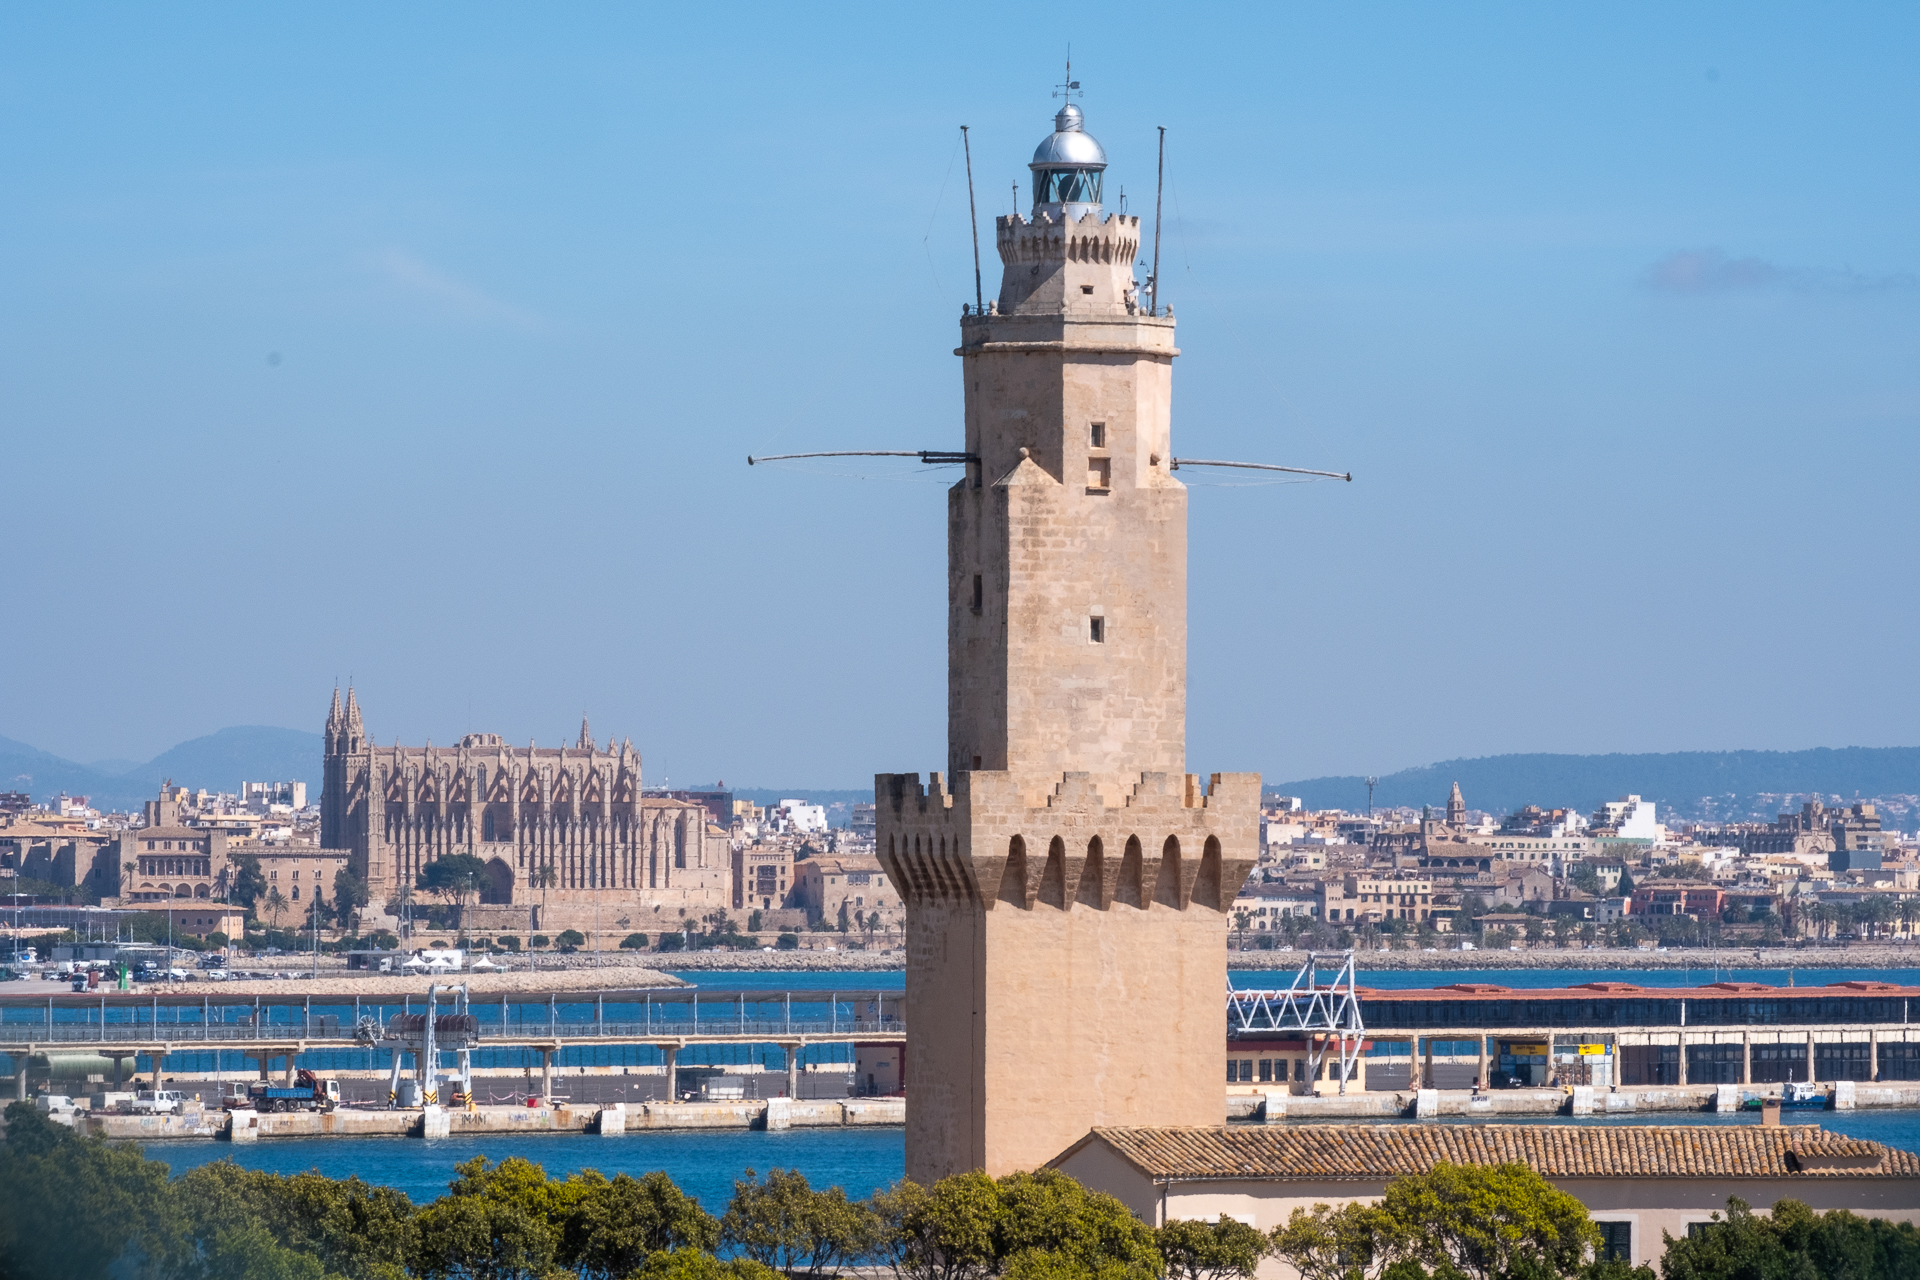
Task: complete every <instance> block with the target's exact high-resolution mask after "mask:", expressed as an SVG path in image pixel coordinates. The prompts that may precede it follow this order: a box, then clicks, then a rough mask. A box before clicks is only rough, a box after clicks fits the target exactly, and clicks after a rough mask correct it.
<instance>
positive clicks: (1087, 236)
mask: <svg viewBox="0 0 1920 1280" xmlns="http://www.w3.org/2000/svg"><path fill="white" fill-rule="evenodd" d="M1000 231H1001V234H1000V237H999V239H1000V246H1001V254H1002V259H1003V262H1004V267H1005V282H1004V283H1003V285H1002V299H1003V303H1004V302H1009V301H1014V300H1015V294H1016V293H1017V292H1018V290H1020V289H1028V288H1029V287H1030V286H1031V291H1030V292H1026V293H1019V296H1018V298H1017V306H1016V307H1015V308H1013V309H1012V312H1011V314H1009V313H1007V311H1008V309H1007V308H1006V307H1003V309H1002V313H1001V314H995V315H987V316H977V317H969V318H968V319H966V320H963V322H962V326H961V332H962V339H963V342H962V345H961V347H960V348H959V350H958V352H957V354H958V355H960V356H961V357H962V359H963V360H964V362H965V363H964V369H963V377H964V386H965V400H966V443H967V451H968V452H969V453H972V454H975V455H977V456H978V457H979V459H980V461H979V463H978V464H973V465H970V466H969V467H968V474H967V476H966V477H965V478H964V479H963V480H962V481H961V482H960V483H959V484H957V485H955V486H954V487H953V489H952V490H950V491H949V494H948V567H947V573H948V602H949V603H948V714H947V725H948V758H947V766H948V770H949V773H950V774H957V773H959V772H960V771H963V770H967V769H973V768H980V769H996V770H997V769H1004V770H1009V771H1011V772H1012V773H1014V774H1015V776H1016V777H1017V778H1019V779H1020V780H1021V784H1022V785H1023V786H1025V787H1028V788H1029V789H1038V790H1044V789H1045V788H1046V787H1047V786H1049V785H1050V783H1051V781H1053V780H1055V779H1057V777H1058V775H1059V774H1061V773H1063V772H1066V771H1069V770H1073V771H1084V772H1089V773H1091V774H1093V775H1094V777H1095V779H1096V785H1097V786H1099V787H1101V788H1102V789H1103V790H1111V789H1121V790H1123V789H1124V788H1125V787H1127V786H1128V785H1129V781H1130V779H1132V778H1135V777H1137V776H1138V775H1139V774H1140V773H1142V772H1159V773H1179V772H1180V771H1182V770H1183V769H1185V767H1186V759H1185V754H1186V748H1185V737H1186V724H1185V720H1186V591H1187V583H1186V564H1187V545H1186V524H1187V513H1186V488H1185V486H1183V485H1182V484H1181V483H1180V482H1179V481H1178V480H1176V479H1175V478H1174V477H1173V475H1172V472H1171V469H1170V465H1169V464H1170V457H1171V444H1170V439H1171V418H1172V362H1173V358H1174V357H1175V356H1176V355H1177V354H1178V351H1177V350H1176V349H1175V347H1174V345H1173V322H1172V320H1171V319H1169V318H1166V317H1154V316H1147V315H1143V314H1140V313H1139V312H1138V310H1137V309H1136V308H1134V307H1133V305H1132V304H1131V302H1130V301H1129V300H1128V299H1127V298H1126V296H1125V294H1124V291H1123V285H1122V284H1121V283H1120V282H1121V281H1123V280H1130V278H1131V277H1130V274H1129V266H1130V263H1131V261H1132V258H1131V253H1132V249H1133V248H1134V247H1137V241H1138V220H1137V219H1132V218H1126V217H1121V216H1117V215H1116V216H1112V217H1107V218H1105V219H1104V220H1102V219H1100V218H1098V217H1097V216H1090V217H1088V218H1086V219H1082V220H1080V221H1079V222H1072V221H1069V222H1066V223H1064V224H1058V225H1056V224H1053V223H1051V222H1047V221H1044V220H1043V221H1042V222H1041V223H1039V224H1037V225H1036V224H1029V223H1027V222H1026V220H1025V219H1020V218H1005V219H1001V228H1000ZM1102 246H1106V248H1103V247H1102ZM1122 250H1124V252H1125V256H1122V255H1121V251H1122ZM1048 282H1052V283H1051V284H1049V283H1048ZM1083 290H1084V292H1082V291H1083ZM1096 626H1097V627H1098V628H1099V630H1098V633H1097V634H1096V631H1095V628H1096Z"/></svg>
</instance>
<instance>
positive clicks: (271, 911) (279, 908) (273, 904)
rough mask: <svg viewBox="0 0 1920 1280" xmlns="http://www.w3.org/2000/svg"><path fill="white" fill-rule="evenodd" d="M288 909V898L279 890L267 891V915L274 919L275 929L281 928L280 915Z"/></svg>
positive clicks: (276, 888)
mask: <svg viewBox="0 0 1920 1280" xmlns="http://www.w3.org/2000/svg"><path fill="white" fill-rule="evenodd" d="M286 909H287V896H286V895H285V894H283V893H281V892H280V890H279V888H278V887H277V886H276V887H275V888H272V889H268V890H267V914H268V915H270V916H272V917H273V927H274V928H276V929H278V928H279V927H280V914H281V913H282V912H283V911H285V910H286Z"/></svg>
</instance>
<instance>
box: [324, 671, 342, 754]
mask: <svg viewBox="0 0 1920 1280" xmlns="http://www.w3.org/2000/svg"><path fill="white" fill-rule="evenodd" d="M344 719H345V717H344V716H343V715H342V714H341V711H340V686H339V685H337V684H336V685H335V686H333V705H332V706H331V707H329V708H327V754H328V755H333V754H334V753H335V752H337V751H339V750H340V730H341V728H342V727H343V725H342V722H343V720H344Z"/></svg>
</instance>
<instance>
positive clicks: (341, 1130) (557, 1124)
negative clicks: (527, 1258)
mask: <svg viewBox="0 0 1920 1280" xmlns="http://www.w3.org/2000/svg"><path fill="white" fill-rule="evenodd" d="M603 1112H605V1113H607V1114H608V1116H609V1117H610V1119H611V1117H618V1119H611V1122H609V1123H605V1124H604V1125H603V1122H602V1113H603ZM770 1112H771V1113H772V1114H770ZM63 1118H64V1117H63ZM906 1118H907V1113H906V1101H905V1099H903V1098H859V1099H853V1098H849V1099H847V1100H845V1101H840V1100H837V1099H835V1100H824V1099H823V1100H817V1101H795V1100H791V1099H787V1098H776V1099H773V1100H771V1102H769V1101H767V1100H756V1101H747V1102H643V1103H626V1104H624V1105H623V1104H619V1103H615V1104H612V1105H610V1106H607V1107H604V1108H603V1107H601V1106H598V1105H594V1106H578V1107H574V1106H552V1107H544V1106H543V1107H476V1108H475V1109H473V1110H472V1111H465V1110H450V1109H445V1108H434V1109H431V1110H427V1111H423V1110H420V1109H413V1110H399V1109H395V1110H386V1109H384V1108H382V1109H373V1108H368V1109H364V1110H363V1109H360V1108H351V1107H341V1108H339V1109H337V1110H334V1111H330V1112H312V1111H291V1112H269V1113H265V1114H262V1113H257V1112H252V1111H231V1112H228V1111H214V1110H202V1109H192V1110H189V1111H187V1112H185V1113H184V1114H181V1115H172V1116H141V1115H120V1114H116V1113H110V1112H109V1113H101V1114H98V1115H96V1114H92V1113H89V1112H85V1111H82V1112H76V1113H73V1120H72V1123H73V1124H74V1125H75V1126H76V1127H79V1128H82V1129H83V1130H84V1131H85V1132H88V1133H93V1134H97V1135H99V1136H100V1137H103V1138H114V1139H121V1140H126V1141H135V1142H154V1141H159V1140H162V1139H167V1138H232V1139H234V1140H236V1141H252V1140H255V1139H261V1138H318V1137H369V1138H371V1137H388V1138H394V1137H418V1136H422V1130H423V1128H428V1129H442V1128H443V1129H444V1131H445V1132H446V1133H447V1134H515V1133H597V1132H601V1131H602V1129H603V1128H604V1131H605V1132H607V1133H608V1134H609V1135H612V1134H616V1133H633V1132H636V1131H644V1130H649V1129H662V1130H665V1129H763V1128H769V1127H771V1128H774V1129H785V1128H796V1129H812V1128H841V1127H845V1126H849V1125H860V1126H869V1125H883V1126H884V1125H902V1124H905V1123H906ZM432 1136H438V1134H437V1133H436V1134H433V1135H432Z"/></svg>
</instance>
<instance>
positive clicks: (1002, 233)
mask: <svg viewBox="0 0 1920 1280" xmlns="http://www.w3.org/2000/svg"><path fill="white" fill-rule="evenodd" d="M994 233H995V235H994V239H995V241H996V243H997V246H998V248H999V250H1000V261H1001V262H1002V263H1005V264H1007V265H1009V266H1011V265H1013V264H1014V263H1030V262H1105V263H1118V264H1119V265H1121V266H1123V267H1128V268H1131V267H1132V266H1133V259H1134V255H1135V254H1136V253H1138V252H1139V250H1140V219H1138V218H1136V217H1134V216H1133V215H1132V214H1126V213H1110V214H1106V215H1105V216H1100V215H1097V214H1091V213H1090V214H1088V215H1087V216H1086V217H1084V218H1067V217H1062V218H1055V217H1053V216H1052V215H1051V214H1045V213H1043V214H1040V215H1039V216H1038V217H1037V218H1035V219H1034V220H1033V221H1031V222H1030V221H1028V220H1027V219H1026V218H1023V217H1021V216H1020V215H1019V214H1017V213H1015V214H1009V215H1008V216H1006V217H1004V218H995V219H994Z"/></svg>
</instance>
